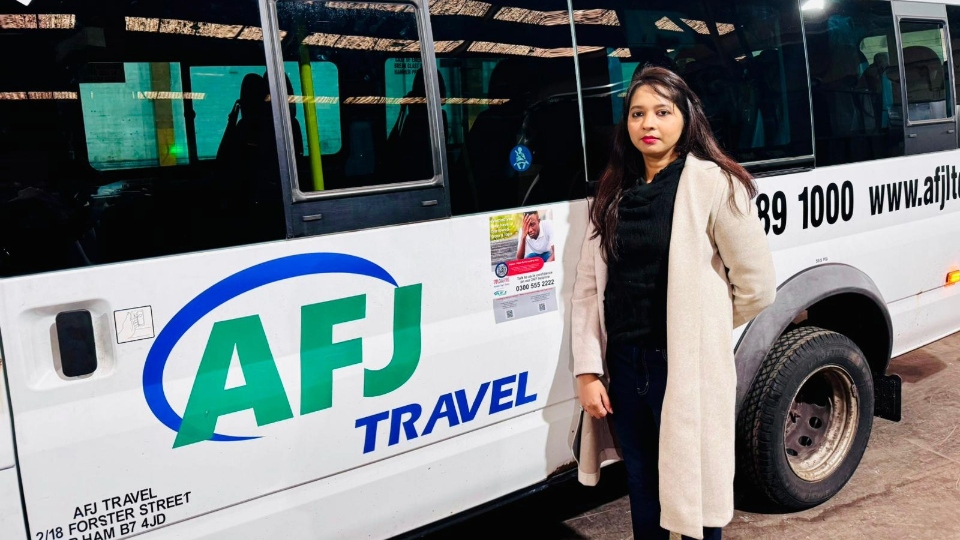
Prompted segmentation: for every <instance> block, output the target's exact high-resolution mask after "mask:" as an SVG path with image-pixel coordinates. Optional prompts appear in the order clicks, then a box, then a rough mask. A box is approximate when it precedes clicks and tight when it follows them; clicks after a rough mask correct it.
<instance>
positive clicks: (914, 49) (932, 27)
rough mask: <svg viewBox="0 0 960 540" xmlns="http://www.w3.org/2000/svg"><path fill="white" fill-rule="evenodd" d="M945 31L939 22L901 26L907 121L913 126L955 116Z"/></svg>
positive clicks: (913, 23)
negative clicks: (951, 99)
mask: <svg viewBox="0 0 960 540" xmlns="http://www.w3.org/2000/svg"><path fill="white" fill-rule="evenodd" d="M943 30H944V29H943V25H942V24H940V23H939V22H919V21H901V22H900V41H901V43H902V44H903V74H904V82H905V83H906V89H907V118H908V119H909V120H910V121H911V122H918V121H924V120H940V119H944V118H950V117H952V116H953V110H952V109H953V106H952V105H951V104H950V100H949V93H950V73H949V72H948V70H947V69H946V67H947V54H946V49H945V46H944V45H945V43H944V42H945V39H944V35H943Z"/></svg>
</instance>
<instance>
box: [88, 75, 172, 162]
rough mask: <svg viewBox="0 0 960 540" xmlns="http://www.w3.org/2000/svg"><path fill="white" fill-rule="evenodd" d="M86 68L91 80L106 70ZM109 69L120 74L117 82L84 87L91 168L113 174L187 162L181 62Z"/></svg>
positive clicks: (95, 83)
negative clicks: (99, 72) (113, 170)
mask: <svg viewBox="0 0 960 540" xmlns="http://www.w3.org/2000/svg"><path fill="white" fill-rule="evenodd" d="M87 68H88V69H87V70H85V71H86V73H87V75H88V76H89V75H90V74H91V72H96V71H103V70H102V69H101V70H98V69H97V66H95V65H88V66H87ZM110 68H115V69H116V70H117V71H118V72H120V73H119V74H120V75H121V76H120V77H118V78H119V79H120V80H118V82H86V83H85V82H81V83H80V105H81V108H82V109H83V124H84V130H85V131H86V135H87V137H86V138H87V155H88V159H89V162H90V165H92V166H93V167H94V168H96V169H100V170H109V169H132V168H143V167H158V166H160V167H162V166H170V165H178V164H186V163H187V162H188V161H189V158H188V156H187V132H186V120H185V118H184V114H183V97H184V95H183V86H182V84H181V77H180V64H177V63H167V62H156V63H126V64H119V65H116V66H109V67H108V68H107V69H110ZM91 78H93V77H91ZM188 97H190V96H188Z"/></svg>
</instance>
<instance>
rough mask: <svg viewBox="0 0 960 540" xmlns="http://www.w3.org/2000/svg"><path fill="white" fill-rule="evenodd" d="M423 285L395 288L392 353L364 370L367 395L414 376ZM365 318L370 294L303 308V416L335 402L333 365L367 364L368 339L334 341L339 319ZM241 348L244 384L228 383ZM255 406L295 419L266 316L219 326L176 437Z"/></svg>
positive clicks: (186, 439)
mask: <svg viewBox="0 0 960 540" xmlns="http://www.w3.org/2000/svg"><path fill="white" fill-rule="evenodd" d="M422 292H423V286H422V285H421V284H416V285H409V286H406V287H398V288H396V289H394V313H393V357H392V358H391V359H390V363H389V364H387V365H386V366H385V367H383V368H382V369H378V370H373V369H364V379H363V395H364V397H376V396H382V395H385V394H389V393H390V392H393V391H395V390H397V389H398V388H400V387H401V386H403V385H404V384H406V382H407V381H409V380H410V378H411V377H413V374H414V372H415V371H416V370H417V364H418V363H419V362H420V352H421V332H420V324H421V306H422ZM364 317H366V295H359V296H352V297H350V298H340V299H337V300H331V301H328V302H321V303H319V304H311V305H307V306H303V307H302V308H301V338H300V380H301V387H300V391H301V397H300V414H301V415H305V414H310V413H313V412H317V411H322V410H325V409H329V408H331V407H333V372H334V370H337V369H340V368H344V367H348V366H354V365H359V364H362V363H363V346H362V339H361V338H356V339H351V340H347V341H342V342H339V343H334V342H333V327H334V325H337V324H340V323H345V322H349V321H356V320H360V319H363V318H364ZM234 350H236V354H237V358H238V360H239V364H240V369H241V371H242V372H243V378H244V382H245V384H244V385H243V386H238V387H235V388H229V389H228V388H226V383H227V373H228V371H229V369H230V361H231V360H232V358H233V352H234ZM248 409H253V412H254V415H255V417H256V420H257V425H258V426H265V425H267V424H272V423H274V422H280V421H282V420H288V419H290V418H293V412H292V410H291V408H290V401H289V399H288V398H287V393H286V390H285V389H284V387H283V382H282V381H281V379H280V373H279V372H278V371H277V364H276V362H275V361H274V358H273V354H272V353H271V351H270V345H269V343H268V342H267V335H266V332H265V331H264V329H263V324H262V323H261V321H260V317H259V316H257V315H253V316H250V317H243V318H240V319H233V320H228V321H220V322H217V323H216V324H214V325H213V330H212V331H211V332H210V338H209V339H208V340H207V346H206V348H205V349H204V351H203V357H202V358H201V360H200V367H199V369H198V370H197V377H196V379H195V380H194V383H193V389H192V390H191V391H190V398H189V399H188V400H187V408H186V410H185V411H184V414H183V423H182V424H181V425H180V431H179V432H178V433H177V438H176V440H175V441H174V444H173V447H174V448H178V447H181V446H186V445H189V444H194V443H198V442H201V441H206V440H209V439H210V437H212V436H213V433H214V431H215V430H216V427H217V420H218V419H219V418H220V417H221V416H224V415H227V414H232V413H235V412H239V411H245V410H248Z"/></svg>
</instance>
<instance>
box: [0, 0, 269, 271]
mask: <svg viewBox="0 0 960 540" xmlns="http://www.w3.org/2000/svg"><path fill="white" fill-rule="evenodd" d="M23 9H25V10H29V11H31V12H33V11H37V10H39V11H40V12H41V13H31V14H28V15H24V16H18V17H15V18H14V19H15V21H17V24H6V25H4V26H2V28H0V47H2V48H3V50H6V51H17V54H7V55H3V57H2V58H0V276H10V275H19V274H26V273H31V272H42V271H49V270H57V269H64V268H71V267H76V266H86V265H93V264H99V263H106V262H120V261H128V260H133V259H140V258H145V257H154V256H159V255H171V254H177V253H184V252H189V251H195V250H201V249H212V248H218V247H226V246H232V245H238V244H244V243H250V242H257V241H265V240H272V239H280V238H283V237H285V235H286V222H285V218H284V209H283V199H282V194H281V190H280V183H279V173H278V171H279V166H278V157H277V147H276V143H275V141H276V137H275V134H274V130H273V117H272V112H271V108H270V98H269V90H268V85H267V82H266V80H265V79H264V77H263V74H264V73H265V72H266V68H265V66H266V59H265V54H264V46H263V38H262V35H263V33H262V31H261V29H260V13H259V10H258V8H257V4H256V2H233V1H222V0H214V1H208V2H203V3H196V2H189V1H181V0H172V1H169V2H163V3H162V5H161V4H157V3H155V2H137V1H134V0H123V1H119V2H109V3H106V4H103V3H97V2H73V1H67V0H49V1H45V2H43V3H42V6H41V5H40V3H37V2H35V3H34V4H33V6H30V7H24V8H23Z"/></svg>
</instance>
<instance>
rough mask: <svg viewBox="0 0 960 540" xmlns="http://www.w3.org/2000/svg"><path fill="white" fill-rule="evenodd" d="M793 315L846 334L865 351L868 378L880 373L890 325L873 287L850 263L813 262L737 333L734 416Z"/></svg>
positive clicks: (885, 360)
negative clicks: (869, 370)
mask: <svg viewBox="0 0 960 540" xmlns="http://www.w3.org/2000/svg"><path fill="white" fill-rule="evenodd" d="M798 318H803V319H804V320H803V322H804V323H805V324H813V325H816V326H819V327H822V328H825V329H827V330H833V331H834V332H839V333H841V334H844V335H846V336H847V337H848V338H850V339H851V340H852V341H853V342H854V343H856V344H857V346H858V347H860V350H861V351H863V353H864V355H866V357H867V362H868V363H869V364H870V369H871V371H872V372H873V373H874V376H877V375H884V374H885V373H886V370H887V366H888V365H889V363H890V356H891V353H892V351H893V325H892V322H891V320H890V313H889V311H888V310H887V306H886V302H884V300H883V295H881V294H880V290H879V289H878V288H877V285H876V284H875V283H874V282H873V280H872V279H870V277H869V276H868V275H867V274H865V273H864V272H862V271H861V270H859V269H857V268H854V267H853V266H849V265H846V264H837V263H831V264H824V265H819V266H814V267H812V268H808V269H806V270H804V271H802V272H799V273H797V274H795V275H793V276H792V277H790V279H788V280H786V281H785V282H784V283H783V284H782V285H780V287H779V288H778V289H777V299H776V301H775V302H774V303H773V305H771V306H770V307H768V308H767V309H765V310H764V311H763V312H762V313H760V315H758V316H757V317H756V318H755V319H754V320H753V321H751V322H750V324H749V325H748V326H747V329H746V330H745V331H744V333H743V335H742V336H741V337H740V341H739V342H738V343H737V346H736V365H737V414H739V413H740V408H741V407H742V405H743V400H744V398H745V397H746V395H747V392H748V391H749V390H750V386H751V385H752V384H753V381H754V379H755V378H756V375H757V372H758V371H759V370H760V365H761V363H762V362H763V359H764V358H766V356H767V352H768V351H769V350H770V347H771V346H772V345H773V343H774V342H775V341H776V340H777V339H779V337H780V336H781V335H782V334H783V332H784V331H785V330H786V329H787V328H788V327H790V326H791V325H792V324H794V321H796V320H798Z"/></svg>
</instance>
